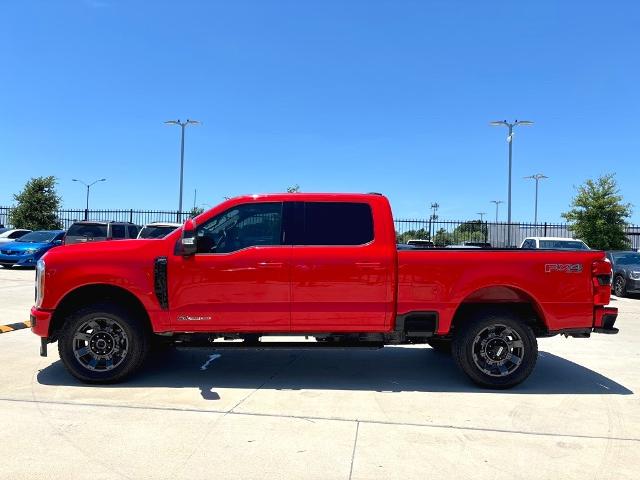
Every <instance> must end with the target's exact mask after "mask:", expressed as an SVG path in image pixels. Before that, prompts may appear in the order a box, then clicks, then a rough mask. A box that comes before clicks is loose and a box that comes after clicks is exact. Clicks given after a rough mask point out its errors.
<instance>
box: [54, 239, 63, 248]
mask: <svg viewBox="0 0 640 480" xmlns="http://www.w3.org/2000/svg"><path fill="white" fill-rule="evenodd" d="M59 245H62V240H54V241H53V246H54V247H57V246H59Z"/></svg>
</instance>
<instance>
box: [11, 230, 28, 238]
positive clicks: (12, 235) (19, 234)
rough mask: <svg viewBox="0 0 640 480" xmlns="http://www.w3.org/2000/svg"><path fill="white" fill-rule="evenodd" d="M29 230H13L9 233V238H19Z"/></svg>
mask: <svg viewBox="0 0 640 480" xmlns="http://www.w3.org/2000/svg"><path fill="white" fill-rule="evenodd" d="M27 233H29V232H25V231H23V230H18V231H17V232H13V233H10V234H9V238H20V237H22V236H23V235H26V234H27Z"/></svg>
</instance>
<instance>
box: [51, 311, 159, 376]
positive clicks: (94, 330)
mask: <svg viewBox="0 0 640 480" xmlns="http://www.w3.org/2000/svg"><path fill="white" fill-rule="evenodd" d="M149 347H150V335H149V333H148V332H147V329H146V328H145V326H144V325H142V324H141V323H140V322H139V321H137V320H136V319H135V318H133V315H132V314H131V313H130V312H128V311H127V310H125V309H122V308H119V307H117V306H115V305H110V304H98V305H92V306H90V307H85V308H82V309H80V310H78V311H77V312H75V313H74V314H73V315H72V316H71V317H70V318H68V319H67V321H66V322H65V324H64V326H63V328H62V332H61V334H60V338H59V339H58V352H59V353H60V359H61V360H62V362H63V363H64V366H65V367H66V368H67V370H68V371H69V373H71V375H73V376H74V377H76V378H77V379H78V380H81V381H83V382H86V383H114V382H119V381H122V380H124V379H125V378H126V377H128V376H129V375H131V374H133V373H134V372H135V371H136V370H137V369H138V368H140V366H141V365H142V364H143V362H144V360H145V358H146V356H147V353H148V351H149Z"/></svg>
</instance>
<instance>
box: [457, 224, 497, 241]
mask: <svg viewBox="0 0 640 480" xmlns="http://www.w3.org/2000/svg"><path fill="white" fill-rule="evenodd" d="M487 233H488V232H487V224H486V223H484V222H481V221H480V220H471V221H469V222H464V223H461V224H460V225H458V226H457V227H456V228H455V230H454V231H453V240H454V241H455V242H456V243H464V242H486V241H487Z"/></svg>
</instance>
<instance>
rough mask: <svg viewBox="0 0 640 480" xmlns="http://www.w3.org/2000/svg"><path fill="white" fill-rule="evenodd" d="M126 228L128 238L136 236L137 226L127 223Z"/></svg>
mask: <svg viewBox="0 0 640 480" xmlns="http://www.w3.org/2000/svg"><path fill="white" fill-rule="evenodd" d="M127 228H128V229H129V238H136V237H137V236H138V227H136V226H135V225H129V226H127Z"/></svg>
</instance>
